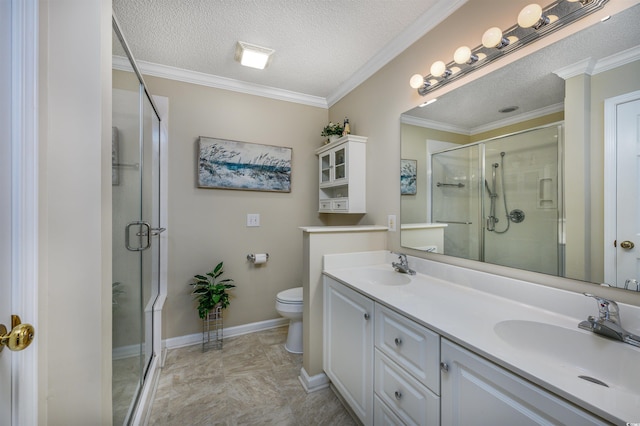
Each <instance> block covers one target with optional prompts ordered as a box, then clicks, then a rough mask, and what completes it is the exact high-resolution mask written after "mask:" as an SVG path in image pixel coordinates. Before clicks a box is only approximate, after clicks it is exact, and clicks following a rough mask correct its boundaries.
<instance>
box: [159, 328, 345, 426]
mask: <svg viewBox="0 0 640 426" xmlns="http://www.w3.org/2000/svg"><path fill="white" fill-rule="evenodd" d="M286 336H287V327H280V328H275V329H272V330H267V331H262V332H258V333H252V334H247V335H243V336H238V337H232V338H227V339H225V340H224V347H223V348H222V349H221V350H215V349H210V350H208V351H207V352H204V353H203V352H202V346H201V345H195V346H189V347H186V348H179V349H173V350H170V351H169V352H168V354H167V359H166V362H165V366H164V368H163V369H162V371H161V373H160V379H159V383H158V388H157V391H156V395H155V399H154V402H153V406H152V409H151V416H150V419H149V424H150V425H278V426H280V425H331V426H333V425H339V426H342V425H345V426H346V425H354V424H355V422H354V421H353V420H352V418H351V417H350V416H349V414H348V413H347V412H346V410H345V409H344V407H343V406H342V404H341V403H340V401H339V400H338V398H337V397H336V396H335V394H334V393H333V391H331V390H330V389H328V388H327V389H323V390H320V391H317V392H313V393H310V394H307V393H306V392H305V391H304V389H303V388H302V385H301V384H300V382H299V380H298V375H299V373H300V368H301V367H302V355H294V354H290V353H289V352H287V351H286V350H285V349H284V342H285V340H286Z"/></svg>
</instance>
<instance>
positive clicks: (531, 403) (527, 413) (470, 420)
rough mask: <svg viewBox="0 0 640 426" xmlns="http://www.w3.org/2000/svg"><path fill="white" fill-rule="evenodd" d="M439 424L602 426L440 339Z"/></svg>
mask: <svg viewBox="0 0 640 426" xmlns="http://www.w3.org/2000/svg"><path fill="white" fill-rule="evenodd" d="M441 359H442V363H443V371H442V381H441V410H442V412H441V416H442V424H443V425H451V426H456V425H460V426H466V425H474V424H490V425H523V426H524V425H551V424H565V425H605V424H608V423H605V422H603V421H602V420H600V419H598V418H596V417H593V416H592V415H590V414H589V413H587V412H585V411H583V410H582V409H580V408H578V407H576V406H574V405H572V404H570V403H568V402H566V401H564V400H562V399H560V398H558V397H556V396H554V395H552V394H550V393H549V392H547V391H545V390H543V389H541V388H539V387H538V386H536V385H534V384H532V383H529V382H527V381H526V380H523V379H521V378H520V377H518V376H516V375H515V374H513V373H510V372H509V371H507V370H505V369H503V368H501V367H499V366H497V365H495V364H493V363H492V362H489V361H487V360H485V359H484V358H481V357H479V356H478V355H476V354H474V353H473V352H470V351H468V350H466V349H464V348H462V347H460V346H458V345H456V344H455V343H452V342H449V341H448V340H445V339H442V343H441Z"/></svg>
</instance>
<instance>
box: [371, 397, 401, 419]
mask: <svg viewBox="0 0 640 426" xmlns="http://www.w3.org/2000/svg"><path fill="white" fill-rule="evenodd" d="M402 424H403V422H402V420H400V417H398V416H396V414H395V413H394V412H393V411H391V409H390V408H389V407H387V404H385V403H384V402H382V401H381V400H380V398H378V397H377V396H376V397H374V399H373V425H374V426H398V425H402Z"/></svg>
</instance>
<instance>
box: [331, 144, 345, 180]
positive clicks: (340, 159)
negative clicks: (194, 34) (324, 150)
mask: <svg viewBox="0 0 640 426" xmlns="http://www.w3.org/2000/svg"><path fill="white" fill-rule="evenodd" d="M333 160H334V169H333V170H334V180H336V181H339V180H342V179H346V178H347V146H346V145H344V146H342V147H340V148H337V149H335V150H334V151H333Z"/></svg>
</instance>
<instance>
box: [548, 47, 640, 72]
mask: <svg viewBox="0 0 640 426" xmlns="http://www.w3.org/2000/svg"><path fill="white" fill-rule="evenodd" d="M637 60H640V45H638V46H634V47H632V48H630V49H626V50H623V51H621V52H618V53H614V54H613V55H610V56H607V57H606V58H602V59H599V60H594V59H592V58H587V59H583V60H582V61H579V62H576V63H575V64H571V65H567V66H566V67H562V68H560V69H557V70H555V71H554V72H553V73H554V74H555V75H557V76H558V77H560V78H562V79H564V80H567V79H569V78H572V77H575V76H578V75H583V74H587V75H596V74H600V73H601V72H605V71H609V70H612V69H614V68H617V67H620V66H622V65H626V64H629V63H631V62H635V61H637Z"/></svg>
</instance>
